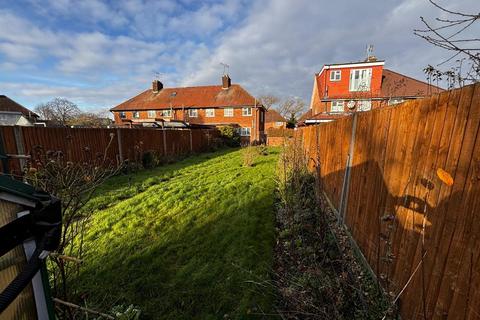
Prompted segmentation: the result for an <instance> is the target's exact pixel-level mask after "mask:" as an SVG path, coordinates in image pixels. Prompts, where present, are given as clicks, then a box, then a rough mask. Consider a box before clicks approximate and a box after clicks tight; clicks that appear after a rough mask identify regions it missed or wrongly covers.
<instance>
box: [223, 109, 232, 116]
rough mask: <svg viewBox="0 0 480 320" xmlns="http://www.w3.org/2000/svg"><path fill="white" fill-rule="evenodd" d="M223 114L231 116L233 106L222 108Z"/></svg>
mask: <svg viewBox="0 0 480 320" xmlns="http://www.w3.org/2000/svg"><path fill="white" fill-rule="evenodd" d="M223 116H224V117H233V108H225V109H223Z"/></svg>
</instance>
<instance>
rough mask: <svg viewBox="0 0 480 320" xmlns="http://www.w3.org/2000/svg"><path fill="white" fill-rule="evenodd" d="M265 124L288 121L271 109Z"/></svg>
mask: <svg viewBox="0 0 480 320" xmlns="http://www.w3.org/2000/svg"><path fill="white" fill-rule="evenodd" d="M265 122H287V119H285V118H284V117H282V115H281V114H280V113H278V111H277V110H275V109H269V110H268V111H267V114H266V116H265Z"/></svg>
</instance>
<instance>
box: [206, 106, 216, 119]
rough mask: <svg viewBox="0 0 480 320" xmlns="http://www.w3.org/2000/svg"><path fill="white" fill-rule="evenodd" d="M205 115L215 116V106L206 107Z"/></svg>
mask: <svg viewBox="0 0 480 320" xmlns="http://www.w3.org/2000/svg"><path fill="white" fill-rule="evenodd" d="M205 117H208V118H213V117H215V109H213V108H208V109H205Z"/></svg>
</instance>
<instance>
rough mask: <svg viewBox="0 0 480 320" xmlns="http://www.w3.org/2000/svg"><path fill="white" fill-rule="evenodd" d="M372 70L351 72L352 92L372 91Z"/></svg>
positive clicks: (354, 70)
mask: <svg viewBox="0 0 480 320" xmlns="http://www.w3.org/2000/svg"><path fill="white" fill-rule="evenodd" d="M371 81H372V69H371V68H369V69H353V70H350V91H370V83H371Z"/></svg>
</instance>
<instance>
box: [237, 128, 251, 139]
mask: <svg viewBox="0 0 480 320" xmlns="http://www.w3.org/2000/svg"><path fill="white" fill-rule="evenodd" d="M247 131H248V133H247ZM251 135H252V128H250V127H241V128H240V136H241V137H250V136H251Z"/></svg>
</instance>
